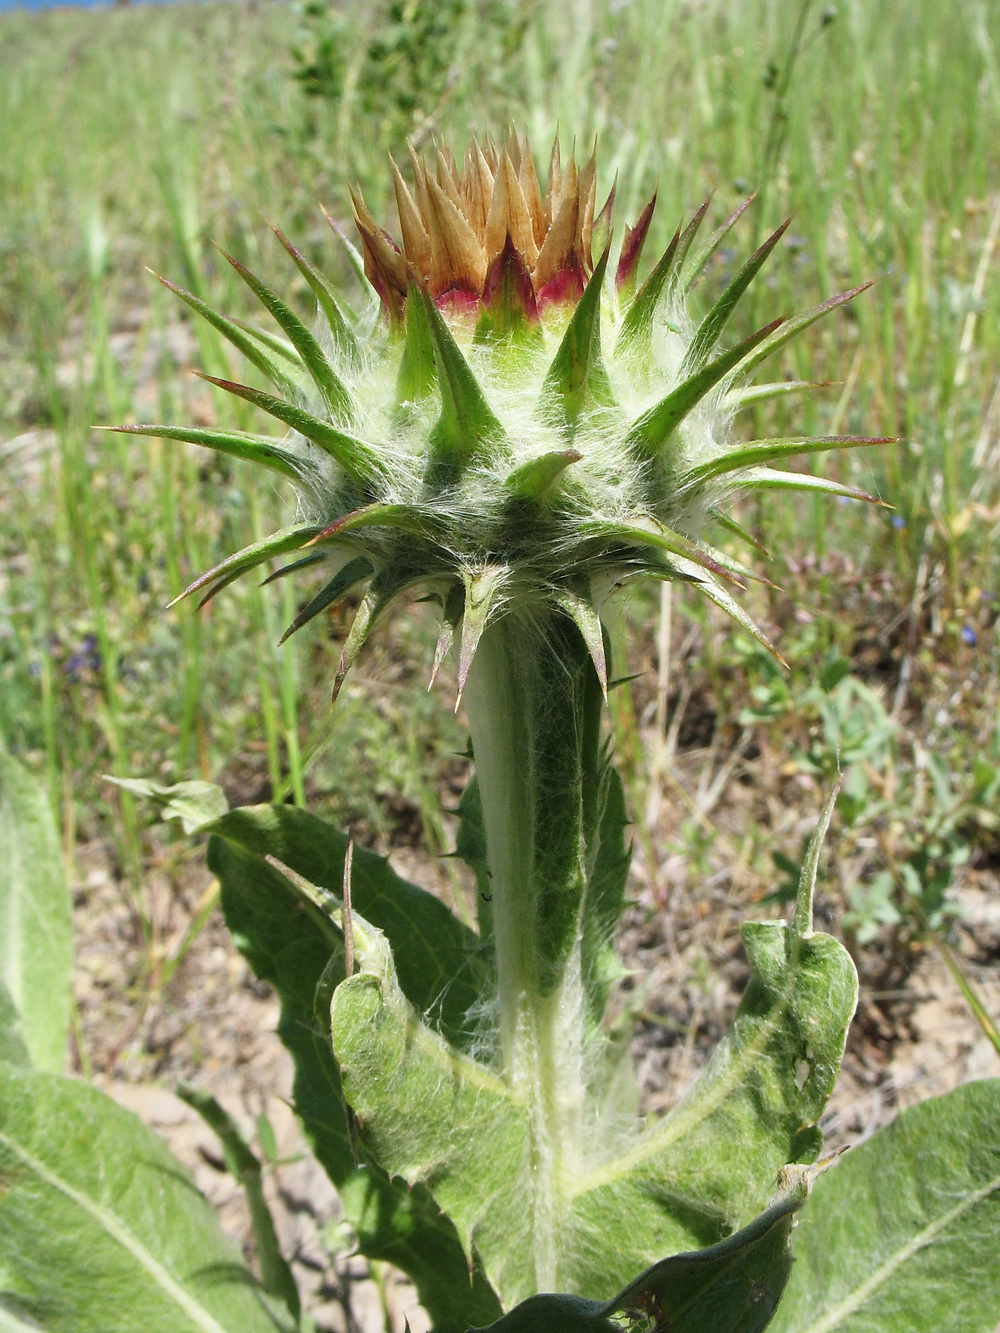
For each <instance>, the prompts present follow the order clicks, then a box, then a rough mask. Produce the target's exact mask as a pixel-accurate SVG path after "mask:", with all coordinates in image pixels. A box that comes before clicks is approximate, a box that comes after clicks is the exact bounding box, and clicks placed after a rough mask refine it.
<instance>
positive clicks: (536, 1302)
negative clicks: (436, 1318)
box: [472, 1167, 815, 1333]
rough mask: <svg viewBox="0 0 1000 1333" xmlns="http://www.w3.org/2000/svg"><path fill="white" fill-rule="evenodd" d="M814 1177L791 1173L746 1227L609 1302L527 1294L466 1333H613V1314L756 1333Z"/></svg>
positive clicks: (767, 1316) (669, 1325) (694, 1330)
mask: <svg viewBox="0 0 1000 1333" xmlns="http://www.w3.org/2000/svg"><path fill="white" fill-rule="evenodd" d="M814 1174H815V1171H814V1170H811V1169H810V1168H808V1167H799V1168H789V1172H788V1176H789V1179H788V1180H787V1182H786V1184H785V1188H783V1189H782V1190H781V1191H780V1193H779V1195H778V1197H777V1198H776V1199H775V1201H774V1202H773V1203H772V1204H771V1205H770V1206H769V1207H768V1208H767V1209H765V1211H764V1212H763V1213H761V1215H760V1216H759V1217H756V1218H754V1220H753V1221H752V1222H750V1223H748V1225H747V1226H745V1227H743V1228H741V1229H740V1230H739V1231H737V1232H734V1233H733V1235H731V1236H728V1237H727V1238H726V1239H725V1240H723V1241H720V1242H719V1244H718V1245H712V1246H709V1248H708V1249H704V1250H696V1251H694V1252H692V1253H690V1254H675V1255H672V1256H671V1257H670V1258H669V1259H661V1260H660V1262H659V1263H657V1264H653V1265H652V1267H651V1268H648V1269H647V1270H646V1271H645V1272H644V1273H640V1274H639V1276H638V1277H637V1278H636V1279H635V1280H634V1281H632V1282H630V1283H629V1284H628V1286H627V1287H626V1288H625V1289H624V1291H620V1292H619V1293H618V1295H617V1296H614V1297H612V1299H611V1300H609V1301H588V1300H585V1299H584V1298H582V1297H580V1296H569V1295H554V1294H553V1295H548V1294H546V1295H541V1296H530V1297H529V1298H528V1299H527V1300H526V1301H522V1303H521V1304H520V1305H518V1306H515V1308H514V1309H513V1310H511V1312H510V1314H507V1315H504V1316H503V1318H502V1319H498V1320H497V1322H496V1323H495V1324H491V1325H490V1327H489V1329H488V1330H487V1329H480V1330H472V1333H616V1331H617V1330H620V1328H621V1325H620V1324H619V1323H616V1322H613V1316H615V1315H620V1316H624V1317H625V1318H626V1319H628V1320H629V1321H630V1323H631V1324H633V1325H634V1323H635V1321H636V1320H637V1319H643V1317H645V1319H647V1320H651V1321H653V1323H654V1324H655V1328H656V1329H662V1330H666V1329H669V1330H670V1333H706V1330H711V1333H761V1331H762V1330H763V1329H764V1328H766V1327H767V1325H768V1324H769V1323H770V1321H771V1317H772V1316H773V1314H774V1310H775V1306H776V1305H777V1303H778V1300H779V1299H780V1297H781V1293H782V1291H783V1290H784V1287H785V1283H786V1282H787V1280H788V1274H789V1272H790V1270H791V1266H792V1258H791V1254H790V1253H789V1246H788V1242H789V1238H790V1236H791V1230H792V1222H793V1220H794V1215H795V1213H796V1212H797V1211H798V1209H799V1208H800V1207H801V1206H802V1203H803V1202H804V1200H805V1198H806V1196H807V1194H808V1191H809V1186H810V1184H811V1180H812V1177H813V1175H814Z"/></svg>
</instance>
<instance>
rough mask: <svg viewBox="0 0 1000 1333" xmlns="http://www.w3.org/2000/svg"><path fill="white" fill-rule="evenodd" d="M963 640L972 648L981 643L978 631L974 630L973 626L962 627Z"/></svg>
mask: <svg viewBox="0 0 1000 1333" xmlns="http://www.w3.org/2000/svg"><path fill="white" fill-rule="evenodd" d="M962 638H963V639H964V640H965V642H966V643H967V644H968V645H969V647H970V648H974V647H975V646H976V644H977V643H978V642H979V635H978V634H977V633H976V631H975V630H974V629H973V628H972V626H971V625H963V626H962Z"/></svg>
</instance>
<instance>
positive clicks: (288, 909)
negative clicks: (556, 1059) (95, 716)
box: [208, 805, 500, 1333]
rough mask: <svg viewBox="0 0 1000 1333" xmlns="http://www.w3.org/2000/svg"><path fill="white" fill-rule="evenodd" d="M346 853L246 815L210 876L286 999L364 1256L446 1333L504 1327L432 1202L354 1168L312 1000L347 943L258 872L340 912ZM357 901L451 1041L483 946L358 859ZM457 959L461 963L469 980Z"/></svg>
mask: <svg viewBox="0 0 1000 1333" xmlns="http://www.w3.org/2000/svg"><path fill="white" fill-rule="evenodd" d="M346 846H347V839H346V838H345V837H344V835H343V834H341V833H339V832H338V831H337V830H335V829H333V828H331V827H330V826H329V825H328V824H325V823H323V822H322V821H320V820H318V819H316V818H315V816H313V815H309V814H307V813H306V812H305V811H303V810H296V809H294V808H293V807H291V806H287V805H276V806H257V807H245V808H242V809H238V810H233V811H230V813H229V815H227V816H226V817H225V818H224V820H223V821H221V823H220V826H219V836H217V837H213V838H212V840H211V841H210V843H209V851H208V857H209V868H210V869H211V870H212V872H213V873H214V874H215V875H217V876H218V878H219V881H220V883H221V885H222V907H223V911H224V912H225V915H226V921H227V924H228V926H229V928H230V930H231V931H232V934H233V939H234V940H235V942H236V945H237V947H238V948H239V949H240V951H241V953H242V954H243V955H244V957H245V958H246V959H247V961H248V963H249V964H250V966H251V967H252V968H253V969H254V972H255V973H256V974H257V976H258V977H260V979H261V980H263V981H267V982H269V983H270V984H271V985H272V986H273V987H274V988H275V990H276V991H277V993H278V997H279V999H280V1001H281V1017H280V1019H279V1023H278V1035H279V1036H280V1037H281V1040H282V1042H283V1043H284V1045H285V1046H286V1048H287V1049H288V1051H289V1053H290V1054H291V1056H292V1059H293V1061H294V1064H295V1082H294V1087H293V1096H294V1100H295V1109H296V1113H297V1114H298V1116H299V1118H300V1120H301V1122H302V1125H303V1128H304V1130H305V1133H306V1135H307V1137H308V1139H309V1142H310V1144H311V1146H312V1148H313V1151H314V1152H315V1153H316V1156H317V1157H318V1159H319V1161H320V1163H321V1164H322V1166H323V1167H324V1169H325V1170H326V1172H327V1174H328V1175H329V1177H330V1179H331V1181H332V1182H333V1183H334V1185H335V1186H336V1187H337V1189H338V1192H339V1194H340V1197H341V1200H342V1203H343V1207H344V1214H345V1217H346V1218H347V1220H348V1221H349V1222H350V1224H351V1225H352V1226H353V1227H354V1229H355V1231H356V1232H357V1235H358V1244H359V1248H360V1250H361V1252H362V1253H363V1254H365V1255H367V1256H368V1257H369V1258H371V1259H377V1260H385V1261H388V1262H390V1263H393V1264H395V1265H396V1266H397V1267H398V1268H401V1269H402V1270H403V1271H404V1272H406V1273H408V1274H409V1275H410V1277H411V1278H412V1279H413V1281H414V1282H415V1283H416V1285H417V1289H418V1292H419V1295H420V1299H421V1302H422V1304H423V1305H424V1307H425V1309H427V1311H428V1312H429V1313H430V1315H431V1318H432V1320H433V1322H434V1327H435V1329H437V1330H440V1333H465V1331H466V1329H467V1327H468V1325H469V1324H470V1323H475V1322H481V1321H483V1320H489V1319H493V1318H496V1316H497V1315H498V1314H499V1312H500V1311H499V1306H498V1304H497V1300H496V1297H495V1296H494V1295H493V1293H492V1291H491V1290H490V1288H489V1285H488V1283H487V1282H486V1280H485V1279H484V1277H483V1275H482V1272H481V1270H480V1269H479V1267H478V1266H476V1268H475V1269H474V1270H473V1274H472V1281H471V1282H470V1278H469V1268H468V1264H467V1262H466V1259H465V1256H464V1254H463V1252H462V1247H461V1244H460V1242H459V1240H458V1237H457V1236H456V1234H455V1230H454V1227H453V1226H452V1225H451V1223H450V1222H449V1221H448V1219H447V1218H445V1217H443V1216H442V1214H441V1213H440V1211H439V1210H438V1208H437V1206H436V1205H435V1204H434V1202H433V1200H432V1199H431V1198H430V1195H429V1194H428V1193H427V1191H426V1190H424V1189H422V1188H420V1187H417V1188H416V1189H412V1190H411V1189H407V1188H405V1187H404V1186H403V1185H401V1184H400V1183H399V1182H398V1181H390V1179H389V1178H388V1176H387V1175H386V1174H385V1172H384V1171H383V1170H382V1168H381V1167H380V1166H378V1165H377V1164H376V1163H374V1162H371V1161H366V1162H365V1163H364V1165H363V1166H361V1167H360V1168H359V1167H358V1166H357V1164H356V1163H355V1159H354V1155H353V1149H352V1143H351V1137H350V1131H349V1129H348V1123H347V1116H346V1111H345V1106H344V1099H343V1094H342V1092H341V1087H340V1075H339V1072H338V1070H337V1065H336V1062H335V1060H334V1058H333V1051H332V1048H331V1044H330V1028H329V1021H330V1015H329V1003H325V1004H323V1003H320V1002H319V997H318V995H317V992H319V994H320V995H322V994H323V989H322V987H321V983H323V982H324V979H325V978H326V981H327V982H328V981H329V977H328V971H329V968H330V964H331V959H334V966H335V967H336V968H337V969H339V972H338V974H337V975H338V976H339V977H343V947H342V942H341V935H340V932H339V931H338V930H337V929H336V927H335V926H334V924H333V922H332V921H331V919H330V918H329V916H328V915H327V914H326V912H324V911H322V910H320V908H319V907H318V906H317V905H316V903H315V902H314V901H313V899H312V898H311V897H310V896H309V895H308V894H307V893H306V892H305V891H304V890H303V889H302V888H300V887H297V886H296V885H295V884H294V883H293V882H292V881H291V880H290V879H289V878H287V877H286V876H285V875H283V874H280V873H279V872H278V870H277V869H275V867H274V866H272V865H270V864H269V863H268V862H267V861H266V860H265V859H264V858H265V857H266V856H269V855H270V856H274V857H275V858H276V859H277V860H278V861H280V862H281V863H282V864H284V865H286V866H288V867H289V868H290V870H291V871H292V872H293V873H295V874H298V875H301V876H302V877H303V878H304V879H307V880H309V881H310V882H311V883H312V884H314V885H320V886H322V887H323V888H325V889H326V890H327V891H328V893H329V894H330V896H331V898H333V896H334V895H339V894H340V892H341V889H342V885H343V873H344V870H343V867H344V854H345V850H346ZM352 887H353V893H354V898H355V901H356V902H357V903H359V904H363V905H364V912H366V913H368V914H369V915H370V916H372V917H374V918H375V919H376V920H378V921H380V922H381V923H382V925H383V927H384V928H385V929H386V931H387V932H388V933H389V934H390V935H391V936H392V937H393V938H395V939H397V940H399V941H400V957H401V969H402V974H403V977H404V979H405V980H406V983H407V985H408V986H409V987H410V989H411V993H412V994H413V996H414V997H415V1001H416V1003H417V1004H418V1006H420V1007H421V1008H422V1009H429V1010H430V1011H431V1012H432V1013H433V1014H434V1015H435V1016H436V1017H437V1018H439V1019H440V1020H441V1021H442V1022H444V1023H446V1024H448V1025H450V1028H451V1030H452V1031H453V1033H454V1034H455V1035H456V1036H457V1035H458V1033H459V1030H460V1028H461V1025H462V1022H463V1017H464V1011H463V1005H465V1004H466V1003H467V1002H469V1003H471V1000H470V996H472V995H475V994H478V987H477V983H476V971H475V969H476V967H477V966H478V956H477V954H476V953H475V949H474V944H475V937H474V936H471V933H470V932H467V931H465V928H464V927H462V926H461V924H460V923H458V922H457V921H456V919H455V918H454V917H453V916H452V914H451V913H450V912H449V911H448V909H447V908H446V907H445V906H444V905H443V904H442V903H441V902H440V901H438V900H437V899H436V898H433V897H432V895H430V894H427V893H425V892H424V891H423V890H421V889H418V888H416V887H415V886H413V885H411V884H407V883H406V882H405V881H404V880H401V879H399V877H398V876H397V875H396V874H395V873H394V872H393V870H392V868H391V867H390V866H389V864H388V862H386V861H385V860H383V859H382V858H381V857H377V856H375V855H374V854H373V853H371V852H368V851H365V850H363V849H361V848H355V850H354V857H353V873H352ZM456 954H458V955H460V956H461V957H462V958H463V960H464V961H463V966H462V967H461V968H456V966H455V956H456ZM453 976H454V978H455V980H454V982H452V983H451V984H450V985H449V984H448V983H449V981H450V978H451V977H453ZM334 979H337V978H336V977H335V978H334ZM453 988H454V989H453Z"/></svg>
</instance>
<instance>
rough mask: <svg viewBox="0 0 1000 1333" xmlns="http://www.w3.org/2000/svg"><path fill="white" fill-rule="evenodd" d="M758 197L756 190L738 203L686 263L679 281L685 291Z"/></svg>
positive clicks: (691, 285)
mask: <svg viewBox="0 0 1000 1333" xmlns="http://www.w3.org/2000/svg"><path fill="white" fill-rule="evenodd" d="M756 198H757V191H756V190H755V191H754V192H753V194H751V195H748V196H747V198H746V199H744V200H743V202H742V203H741V204H737V206H736V207H735V208H734V209H733V211H732V212H731V213H730V214H729V217H727V218H726V220H725V222H723V223H722V224H721V225H720V226H718V227H716V229H715V231H713V232H712V234H711V236H710V237H709V238H708V240H707V241H706V242H705V244H704V245H703V246H702V247H701V249H700V250H699V251H698V253H697V254H696V255H695V257H694V258H693V259H692V260H691V263H690V264H685V265H684V271H683V272H682V273H679V274H678V279H677V281H678V285H679V286H682V287H683V289H684V291H685V292H689V291H690V290H691V288H692V287H693V286H694V284H695V283H696V282H697V281H698V279H699V277H700V276H701V274H702V273H703V272H704V269H705V265H706V264H707V263H708V261H709V260H710V259H711V258H712V256H713V255H714V254H715V252H716V251H717V250H718V248H719V246H720V245H721V244H722V242H723V241H724V240H725V239H726V237H727V236H728V235H729V233H730V232H731V231H732V229H733V228H734V227H735V226H736V224H737V222H739V220H740V218H741V217H742V216H743V214H744V213H745V212H746V211H747V209H748V208H749V207H750V205H751V204H752V203H753V201H754V200H755V199H756Z"/></svg>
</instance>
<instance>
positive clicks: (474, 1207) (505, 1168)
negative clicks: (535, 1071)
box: [331, 913, 534, 1304]
mask: <svg viewBox="0 0 1000 1333" xmlns="http://www.w3.org/2000/svg"><path fill="white" fill-rule="evenodd" d="M354 942H355V959H356V961H357V963H358V965H359V967H360V971H359V972H358V973H356V975H354V976H352V977H348V978H347V979H346V980H345V981H343V982H341V984H340V985H339V986H338V987H337V988H336V990H335V991H334V993H333V1001H332V1006H331V1029H332V1036H333V1049H334V1054H335V1056H336V1059H337V1063H338V1065H339V1066H340V1071H341V1078H342V1080H343V1088H344V1093H345V1095H346V1097H347V1100H348V1102H349V1103H350V1105H351V1107H352V1109H353V1110H354V1112H355V1114H356V1116H357V1117H358V1122H359V1124H360V1126H361V1134H362V1140H363V1142H364V1143H365V1145H366V1147H368V1148H369V1149H370V1151H371V1153H372V1156H373V1157H374V1158H375V1160H376V1161H377V1162H379V1163H380V1164H381V1165H382V1166H383V1167H384V1169H385V1170H386V1171H388V1173H389V1174H390V1175H392V1176H401V1177H402V1178H403V1179H404V1180H406V1181H408V1182H409V1183H410V1184H411V1185H415V1184H417V1183H420V1182H424V1181H427V1182H428V1184H429V1186H430V1188H431V1190H432V1193H433V1195H434V1198H435V1200H436V1202H437V1203H438V1205H439V1206H440V1207H441V1209H442V1210H443V1211H444V1213H445V1214H446V1215H447V1216H448V1217H450V1218H451V1220H452V1222H453V1223H454V1224H455V1228H456V1230H457V1232H458V1235H459V1238H460V1239H461V1241H462V1244H463V1247H464V1249H465V1252H466V1254H467V1255H470V1256H471V1255H472V1254H473V1253H477V1254H478V1255H479V1256H480V1257H481V1260H482V1263H483V1267H484V1270H485V1272H486V1276H487V1278H488V1279H489V1281H490V1282H491V1284H492V1286H493V1287H494V1289H495V1290H496V1291H497V1292H498V1294H499V1296H500V1298H501V1300H502V1302H503V1303H504V1304H508V1303H510V1302H511V1301H512V1300H518V1299H520V1298H521V1297H522V1296H525V1295H528V1294H530V1292H531V1291H532V1290H533V1289H534V1287H533V1281H534V1259H533V1253H532V1250H533V1244H532V1229H531V1226H530V1225H528V1223H529V1221H530V1219H531V1218H532V1216H533V1208H534V1199H533V1198H532V1197H531V1194H532V1191H531V1184H530V1181H531V1177H532V1174H533V1172H532V1158H531V1147H532V1145H531V1131H530V1121H529V1117H528V1112H527V1108H526V1107H525V1106H524V1105H523V1104H521V1103H520V1102H518V1101H517V1100H515V1099H514V1098H513V1097H512V1096H511V1093H510V1090H509V1089H508V1088H507V1086H506V1084H504V1083H503V1082H502V1081H501V1079H500V1078H499V1077H498V1076H497V1075H496V1074H494V1073H493V1072H492V1071H490V1070H489V1069H487V1068H486V1067H485V1066H484V1065H481V1064H479V1063H478V1061H476V1060H473V1059H472V1058H471V1057H470V1056H468V1055H465V1054H463V1053H462V1052H460V1051H459V1050H457V1049H456V1048H455V1047H454V1046H452V1045H450V1044H449V1043H448V1042H447V1041H445V1039H444V1038H443V1037H442V1036H441V1035H439V1034H438V1033H437V1032H434V1031H432V1030H431V1028H429V1027H428V1026H427V1025H426V1024H425V1023H424V1022H423V1021H422V1019H421V1017H420V1015H419V1013H418V1012H417V1010H416V1009H415V1008H414V1007H413V1005H412V1004H410V1003H409V1001H408V1000H407V998H406V996H405V995H404V993H403V991H402V989H401V987H400V985H399V982H398V980H397V976H396V970H395V967H394V965H393V956H392V952H391V950H390V948H389V945H388V942H387V940H386V938H385V936H384V935H383V934H382V932H381V931H378V930H376V929H375V927H374V926H372V925H371V924H370V923H367V922H365V921H364V920H361V919H359V916H358V914H357V913H355V916H354Z"/></svg>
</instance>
